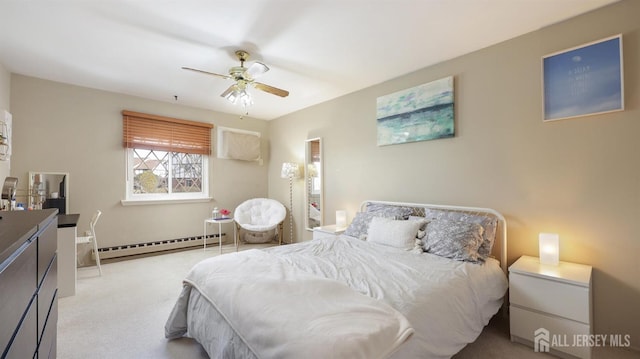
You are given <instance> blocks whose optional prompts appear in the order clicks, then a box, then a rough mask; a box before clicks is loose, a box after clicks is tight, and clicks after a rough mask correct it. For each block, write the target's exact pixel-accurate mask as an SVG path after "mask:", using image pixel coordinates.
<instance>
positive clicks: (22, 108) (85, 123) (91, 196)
mask: <svg viewBox="0 0 640 359" xmlns="http://www.w3.org/2000/svg"><path fill="white" fill-rule="evenodd" d="M11 108H12V111H13V118H14V124H15V125H14V132H13V133H14V144H15V146H14V155H13V157H12V161H11V163H12V168H11V173H12V175H14V176H16V177H18V178H19V181H20V182H19V183H20V184H21V186H20V187H22V188H28V182H27V177H28V172H29V171H49V172H69V173H70V176H69V177H70V178H69V185H70V190H69V199H70V205H69V207H70V212H71V213H80V215H81V217H80V225H79V227H78V229H79V231H80V232H83V231H84V230H86V229H88V222H89V220H90V218H91V215H92V214H93V212H94V211H95V210H96V209H100V210H102V211H103V216H102V217H101V219H100V223H99V230H100V233H99V236H100V247H108V246H115V245H123V244H133V243H142V242H151V241H156V240H163V239H174V238H183V237H187V236H197V235H202V227H203V222H202V221H203V219H204V218H205V217H207V216H208V215H210V213H211V210H212V209H213V207H214V205H215V206H218V207H223V208H230V209H233V208H235V207H236V206H237V205H238V204H239V203H240V202H242V201H244V200H245V199H247V198H251V197H258V196H259V197H264V196H266V195H267V169H268V166H267V164H268V162H269V154H268V139H269V133H268V128H267V127H268V126H267V122H265V121H262V120H255V119H251V118H244V119H242V120H240V119H239V118H238V116H232V115H227V114H220V113H216V112H212V111H206V110H201V109H195V108H190V107H185V106H180V105H175V104H171V103H164V102H157V101H151V100H145V99H141V98H137V97H133V96H127V95H121V94H115V93H110V92H104V91H98V90H92V89H87V88H83V87H78V86H72V85H66V84H61V83H56V82H51V81H45V80H41V79H36V78H32V77H25V76H21V75H16V74H14V75H13V76H12V79H11ZM123 109H127V110H132V111H138V112H145V113H151V114H157V115H162V116H169V117H176V118H183V119H188V120H194V121H201V122H208V123H213V124H214V125H215V126H223V127H232V128H241V129H246V130H252V131H258V132H261V133H262V135H263V144H262V150H263V155H264V158H265V164H264V165H259V164H258V163H256V162H242V161H233V160H220V159H217V158H212V159H211V161H210V174H209V176H210V177H209V178H210V179H209V181H210V194H211V196H212V197H213V199H214V201H213V202H208V203H191V204H170V205H166V204H165V205H143V206H126V207H123V206H122V205H121V204H120V200H122V199H124V196H125V152H124V149H123V148H122V115H121V111H122V110H123ZM212 134H215V132H212ZM213 138H214V140H213V141H214V144H215V136H214V137H213Z"/></svg>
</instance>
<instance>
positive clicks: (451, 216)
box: [425, 208, 498, 261]
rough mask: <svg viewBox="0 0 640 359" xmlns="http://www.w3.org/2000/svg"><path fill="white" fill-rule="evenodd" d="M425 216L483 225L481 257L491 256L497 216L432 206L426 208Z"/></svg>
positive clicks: (479, 252)
mask: <svg viewBox="0 0 640 359" xmlns="http://www.w3.org/2000/svg"><path fill="white" fill-rule="evenodd" d="M425 217H426V218H432V219H446V220H450V221H460V222H465V223H477V224H479V225H481V226H482V229H483V230H484V231H483V233H482V243H481V245H480V248H478V254H479V258H480V260H483V261H484V260H485V259H487V258H489V257H490V256H491V249H492V248H493V242H494V241H495V239H496V229H497V227H498V220H497V219H496V218H494V217H489V216H487V215H483V214H472V213H465V212H456V211H446V210H441V209H431V208H427V209H425Z"/></svg>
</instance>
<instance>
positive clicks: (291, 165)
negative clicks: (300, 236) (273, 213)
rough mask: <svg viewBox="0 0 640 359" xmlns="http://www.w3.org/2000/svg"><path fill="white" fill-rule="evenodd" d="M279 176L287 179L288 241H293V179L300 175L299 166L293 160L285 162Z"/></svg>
mask: <svg viewBox="0 0 640 359" xmlns="http://www.w3.org/2000/svg"><path fill="white" fill-rule="evenodd" d="M280 177H282V178H288V179H289V243H293V179H294V178H298V177H300V167H299V166H298V164H297V163H295V162H285V163H283V164H282V171H281V172H280Z"/></svg>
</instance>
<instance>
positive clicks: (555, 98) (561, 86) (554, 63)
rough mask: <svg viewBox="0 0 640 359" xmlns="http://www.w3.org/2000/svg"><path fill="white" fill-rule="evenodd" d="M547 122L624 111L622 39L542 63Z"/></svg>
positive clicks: (616, 38) (570, 52)
mask: <svg viewBox="0 0 640 359" xmlns="http://www.w3.org/2000/svg"><path fill="white" fill-rule="evenodd" d="M543 69H544V79H543V80H544V120H545V121H549V120H559V119H564V118H570V117H576V116H584V115H589V114H596V113H603V112H611V111H617V110H623V109H624V92H623V77H622V37H621V36H616V37H613V38H609V39H605V40H603V41H600V42H597V43H593V44H590V45H587V46H583V47H580V48H577V49H574V50H570V51H566V52H562V53H560V54H557V55H550V56H547V57H545V58H544V59H543Z"/></svg>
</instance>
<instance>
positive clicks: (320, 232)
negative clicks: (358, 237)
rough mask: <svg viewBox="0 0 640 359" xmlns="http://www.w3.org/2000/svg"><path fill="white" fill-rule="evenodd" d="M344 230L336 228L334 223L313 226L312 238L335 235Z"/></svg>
mask: <svg viewBox="0 0 640 359" xmlns="http://www.w3.org/2000/svg"><path fill="white" fill-rule="evenodd" d="M344 230H345V229H344V228H337V227H336V225H335V224H332V225H328V226H322V227H315V228H314V229H313V239H320V238H326V237H335V236H337V235H340V234H342V233H344Z"/></svg>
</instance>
